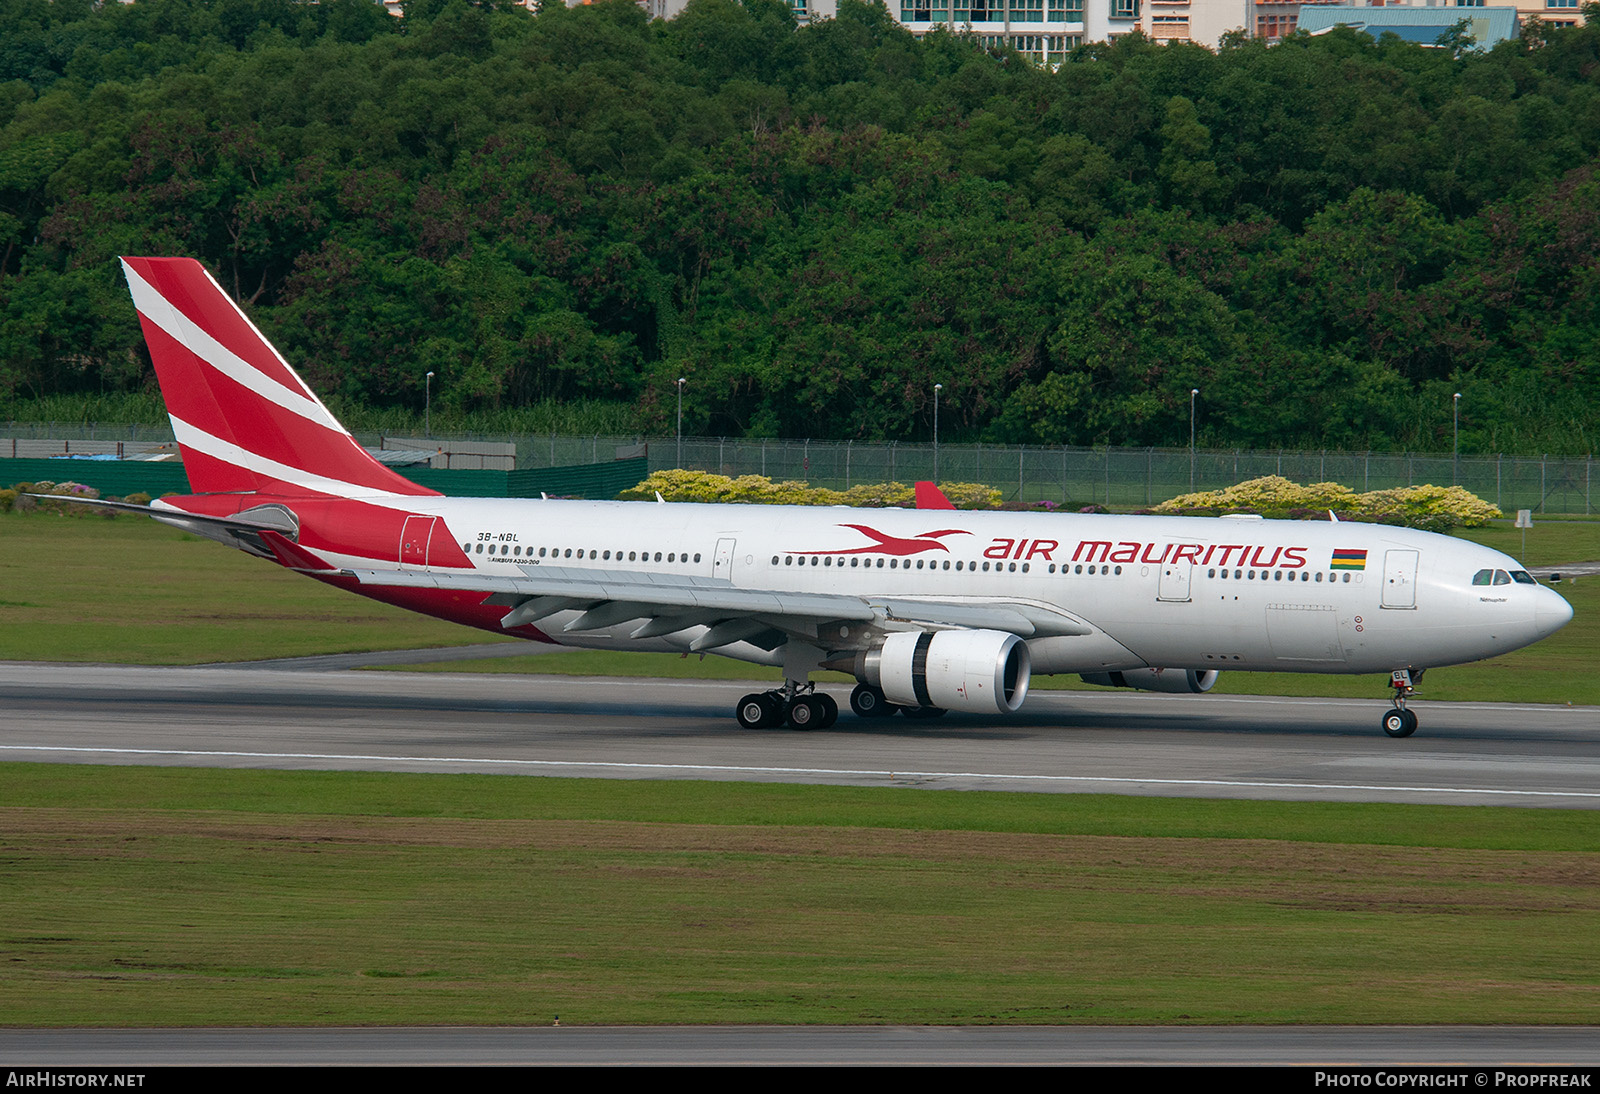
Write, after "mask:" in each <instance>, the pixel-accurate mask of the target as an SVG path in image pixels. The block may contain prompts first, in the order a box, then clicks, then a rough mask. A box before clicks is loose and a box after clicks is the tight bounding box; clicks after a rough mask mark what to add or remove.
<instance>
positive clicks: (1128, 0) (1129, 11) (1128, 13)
mask: <svg viewBox="0 0 1600 1094" xmlns="http://www.w3.org/2000/svg"><path fill="white" fill-rule="evenodd" d="M1111 18H1113V19H1137V18H1139V0H1111Z"/></svg>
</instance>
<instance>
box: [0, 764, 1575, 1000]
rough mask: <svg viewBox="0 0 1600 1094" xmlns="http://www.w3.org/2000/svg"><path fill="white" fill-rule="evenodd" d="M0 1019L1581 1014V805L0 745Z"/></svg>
mask: <svg viewBox="0 0 1600 1094" xmlns="http://www.w3.org/2000/svg"><path fill="white" fill-rule="evenodd" d="M0 782H3V785H4V786H5V787H6V794H5V800H4V802H3V804H0V825H3V829H0V830H3V833H4V835H3V836H0V841H3V844H4V852H3V853H4V857H5V862H6V872H5V876H6V893H5V899H4V901H0V937H3V939H4V948H5V952H6V958H7V959H6V961H5V962H3V963H0V1025H6V1026H32V1025H157V1026H183V1025H279V1024H296V1025H299V1024H304V1025H348V1024H356V1025H364V1024H435V1023H448V1024H496V1025H498V1024H542V1023H548V1022H550V1021H553V1020H554V1018H555V1017H556V1016H557V1015H559V1016H560V1018H561V1021H562V1023H563V1024H567V1025H576V1024H599V1023H711V1022H734V1023H746V1022H757V1023H980V1024H985V1023H1030V1024H1031V1023H1062V1022H1091V1023H1122V1022H1126V1023H1152V1022H1153V1023H1224V1024H1226V1023H1341V1024H1342V1023H1356V1024H1362V1023H1389V1022H1399V1023H1456V1022H1464V1023H1483V1024H1490V1023H1587V1022H1592V1021H1593V1020H1594V1015H1595V1013H1596V1008H1597V1007H1600V951H1597V950H1596V948H1595V947H1594V945H1593V944H1592V939H1593V938H1594V937H1595V933H1596V930H1597V929H1600V904H1597V902H1596V901H1595V899H1594V894H1595V884H1596V881H1595V879H1596V877H1597V874H1596V872H1595V870H1594V861H1595V857H1594V856H1595V854H1596V852H1597V851H1600V813H1594V812H1578V811H1562V810H1520V809H1478V808H1463V807H1448V806H1401V805H1366V806H1363V805H1348V804H1315V803H1272V802H1230V801H1192V800H1184V799H1153V798H1116V797H1098V796H1091V795H1042V794H998V793H959V792H948V791H915V792H912V791H905V790H874V789H860V788H847V787H826V786H751V785H744V784H737V783H692V782H623V781H608V780H566V779H547V778H522V777H515V776H475V775H391V774H346V773H328V772H311V773H307V772H273V771H217V770H198V769H170V768H166V769H164V768H146V767H123V768H97V767H89V766H67V765H32V764H12V765H0Z"/></svg>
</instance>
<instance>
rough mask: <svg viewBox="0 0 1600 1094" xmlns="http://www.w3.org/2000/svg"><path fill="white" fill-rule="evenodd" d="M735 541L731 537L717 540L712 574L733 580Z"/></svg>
mask: <svg viewBox="0 0 1600 1094" xmlns="http://www.w3.org/2000/svg"><path fill="white" fill-rule="evenodd" d="M733 543H734V541H733V540H731V539H719V540H717V554H716V557H715V558H714V559H713V560H712V562H711V576H712V577H720V578H724V579H726V580H728V581H732V580H733Z"/></svg>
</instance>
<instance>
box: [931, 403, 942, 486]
mask: <svg viewBox="0 0 1600 1094" xmlns="http://www.w3.org/2000/svg"><path fill="white" fill-rule="evenodd" d="M942 390H944V385H943V384H934V385H933V481H934V482H938V481H939V392H940V391H942Z"/></svg>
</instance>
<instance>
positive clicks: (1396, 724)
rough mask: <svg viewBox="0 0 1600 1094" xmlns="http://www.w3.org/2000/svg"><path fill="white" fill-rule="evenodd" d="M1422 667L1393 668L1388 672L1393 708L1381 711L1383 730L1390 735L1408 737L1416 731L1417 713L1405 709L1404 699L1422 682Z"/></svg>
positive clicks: (1412, 693) (1413, 692) (1414, 691)
mask: <svg viewBox="0 0 1600 1094" xmlns="http://www.w3.org/2000/svg"><path fill="white" fill-rule="evenodd" d="M1422 673H1423V670H1422V669H1416V670H1412V669H1395V670H1394V672H1392V673H1390V674H1389V686H1390V687H1392V688H1394V698H1393V699H1391V700H1390V702H1392V703H1393V704H1394V709H1393V710H1386V711H1384V712H1383V721H1382V723H1381V725H1382V726H1383V731H1384V732H1385V733H1387V734H1388V735H1389V736H1391V737H1409V736H1411V735H1412V734H1413V733H1415V732H1416V731H1417V713H1416V711H1414V710H1408V709H1406V700H1407V699H1409V698H1410V697H1411V696H1412V695H1414V694H1415V693H1416V690H1417V688H1416V685H1417V684H1420V683H1421V682H1422Z"/></svg>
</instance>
